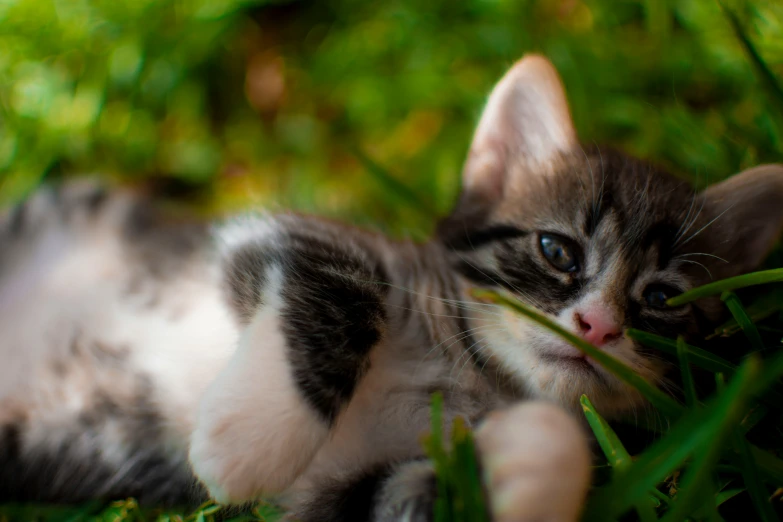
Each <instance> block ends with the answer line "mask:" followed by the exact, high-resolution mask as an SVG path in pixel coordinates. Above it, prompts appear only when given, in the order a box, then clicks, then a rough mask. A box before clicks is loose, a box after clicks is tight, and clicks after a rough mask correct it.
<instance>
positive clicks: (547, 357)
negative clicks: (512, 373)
mask: <svg viewBox="0 0 783 522" xmlns="http://www.w3.org/2000/svg"><path fill="white" fill-rule="evenodd" d="M538 359H539V361H540V363H539V365H538V367H537V368H536V369H535V371H532V372H529V373H528V375H526V376H523V378H525V380H527V381H528V382H529V383H530V384H529V390H530V393H531V394H532V395H535V396H537V397H539V398H545V399H548V400H552V401H556V402H558V403H560V404H562V405H563V406H565V407H566V408H567V409H569V410H571V411H573V412H575V413H578V414H579V415H580V416H581V410H582V408H581V405H580V402H579V400H580V397H581V396H582V395H586V396H587V397H588V398H589V399H590V402H592V403H593V405H594V406H595V407H596V408H597V409H598V410H599V412H600V413H601V414H602V415H604V416H606V417H616V416H618V415H620V414H622V413H625V412H628V411H630V410H633V409H635V408H636V407H639V406H641V405H642V404H643V402H644V400H643V398H642V396H641V395H639V393H638V392H637V391H636V390H634V389H633V388H631V387H629V386H628V385H626V384H625V383H623V382H621V381H620V380H619V379H617V378H616V377H614V376H613V375H611V374H610V373H608V372H607V371H606V370H605V369H604V368H603V367H602V366H601V365H600V364H599V363H597V362H595V361H593V360H591V359H590V358H588V357H585V356H582V355H579V356H573V355H560V354H553V353H542V354H539V355H538Z"/></svg>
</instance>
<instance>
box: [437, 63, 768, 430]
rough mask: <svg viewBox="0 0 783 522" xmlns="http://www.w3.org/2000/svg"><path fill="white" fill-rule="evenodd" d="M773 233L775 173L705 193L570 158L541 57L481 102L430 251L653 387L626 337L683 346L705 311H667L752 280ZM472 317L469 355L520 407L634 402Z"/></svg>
mask: <svg viewBox="0 0 783 522" xmlns="http://www.w3.org/2000/svg"><path fill="white" fill-rule="evenodd" d="M782 227H783V167H782V166H780V165H768V166H762V167H757V168H754V169H750V170H748V171H745V172H743V173H741V174H738V175H736V176H734V177H732V178H730V179H728V180H727V181H724V182H722V183H719V184H717V185H714V186H712V187H710V188H709V189H707V190H706V191H704V192H694V190H693V189H692V188H691V187H690V186H689V185H688V184H687V183H685V182H683V181H681V180H678V179H676V178H674V177H672V176H670V175H668V174H666V173H664V172H661V171H660V170H658V169H656V168H654V167H653V166H651V165H649V164H647V163H644V162H641V161H638V160H635V159H631V158H628V157H625V156H622V155H619V154H617V153H612V152H609V151H605V150H598V149H593V150H585V149H583V148H582V147H580V145H579V143H578V141H577V138H576V133H575V131H574V128H573V125H572V123H571V118H570V115H569V111H568V104H567V101H566V98H565V94H564V92H563V88H562V85H561V83H560V80H559V78H558V75H557V73H556V71H555V70H554V68H553V67H552V65H551V64H550V63H549V62H548V61H546V60H545V59H544V58H542V57H540V56H528V57H526V58H524V59H523V60H521V61H520V62H518V63H517V64H516V65H515V66H514V67H513V68H512V69H511V70H510V71H509V72H508V73H507V74H506V76H505V77H504V78H503V79H502V80H501V81H500V82H499V83H498V85H497V86H496V87H495V89H494V91H493V92H492V94H491V96H490V98H489V101H488V103H487V106H486V108H485V111H484V114H483V116H482V118H481V121H480V123H479V126H478V129H477V130H476V133H475V136H474V140H473V144H472V146H471V149H470V154H469V157H468V159H467V162H466V165H465V169H464V173H463V191H462V195H461V197H460V201H459V203H458V205H457V208H456V210H455V211H454V213H453V214H452V215H451V216H450V217H448V218H447V219H446V220H444V221H443V222H442V223H441V226H440V228H439V237H440V239H441V240H442V241H443V243H444V244H445V245H446V246H447V248H448V250H449V252H450V254H449V255H450V256H451V262H452V264H453V266H454V268H455V269H456V270H457V271H458V272H459V273H460V274H461V275H462V276H464V277H465V278H467V279H468V280H470V281H471V282H472V283H473V284H474V285H479V286H485V287H486V286H488V287H499V288H505V289H506V290H509V291H511V292H512V293H514V294H515V295H516V296H517V297H518V298H519V299H520V300H522V301H523V302H525V303H528V304H530V305H532V306H534V307H536V308H537V309H539V310H541V311H544V312H546V313H548V314H550V315H551V316H554V317H555V318H557V321H558V322H559V323H560V324H561V325H563V326H564V327H566V328H568V329H570V330H572V331H573V332H576V333H578V334H580V335H582V336H583V337H584V338H586V339H587V340H589V341H590V342H592V343H593V344H594V345H596V346H598V347H600V348H601V349H603V350H605V351H606V352H608V353H609V354H611V355H613V356H614V357H616V358H618V359H620V360H622V361H623V362H625V363H626V364H627V365H629V366H630V367H632V368H634V369H635V370H636V371H637V372H638V373H639V374H640V375H642V376H643V377H645V378H646V379H648V380H649V381H652V382H659V381H660V379H661V377H662V375H663V371H664V369H665V366H664V364H663V363H662V362H661V360H660V358H657V357H656V356H655V354H654V353H650V352H649V351H647V350H644V349H643V348H642V347H641V346H639V345H638V344H636V343H634V342H633V341H632V340H631V339H629V338H627V337H626V336H625V335H624V333H623V332H624V330H625V329H626V328H629V327H634V328H639V329H642V330H646V331H651V332H656V333H659V334H662V335H666V336H670V337H674V336H676V335H678V334H689V333H690V334H692V333H695V332H697V331H698V330H699V328H700V326H703V323H704V322H706V321H710V320H714V319H715V318H716V313H717V312H718V310H719V309H720V307H719V306H716V303H715V300H712V301H710V300H707V301H704V302H700V303H696V304H693V305H686V306H682V307H676V308H670V307H667V306H666V304H665V301H666V299H667V298H668V297H672V296H674V295H676V294H679V293H681V292H683V291H685V290H688V289H690V288H693V287H695V286H698V285H701V284H704V283H707V282H709V281H711V280H713V279H719V278H723V277H728V276H732V275H736V274H739V273H742V272H746V271H749V270H752V269H754V268H756V267H757V266H758V265H759V263H760V262H761V261H762V260H763V258H764V256H765V255H766V254H767V253H768V251H769V249H770V248H771V246H772V245H773V244H774V242H775V241H776V240H777V238H778V237H779V235H780V232H781V228H782ZM497 314H498V311H497V310H492V311H491V312H487V313H483V314H478V315H477V317H475V318H474V319H475V322H476V323H479V324H474V325H472V326H479V328H478V329H477V330H475V331H474V334H475V335H474V337H475V338H476V340H477V341H478V346H479V347H480V350H481V354H482V355H483V356H484V358H485V359H488V360H489V361H492V362H494V364H495V366H497V367H499V368H500V369H501V370H502V371H504V372H505V373H507V374H510V375H511V376H513V377H514V378H515V380H516V381H517V382H518V383H519V384H520V385H521V386H523V387H524V388H526V389H527V391H528V393H530V394H531V395H533V396H537V397H544V398H549V399H554V400H557V401H559V402H561V403H563V404H565V405H567V406H570V407H576V405H577V404H578V403H577V400H578V397H579V396H580V395H581V394H582V393H586V394H587V395H588V396H589V397H590V398H591V400H592V401H593V402H594V403H595V404H596V405H597V406H598V407H599V409H601V410H602V411H603V412H604V413H605V414H607V415H613V414H616V413H618V412H620V411H623V410H626V409H628V408H631V407H633V406H634V405H636V404H637V403H640V402H641V398H640V397H639V396H638V395H636V394H635V393H634V392H633V391H632V390H631V389H630V388H628V387H627V386H625V385H624V384H622V383H621V382H620V381H619V380H617V379H616V378H615V377H614V376H612V375H611V374H610V373H608V372H607V371H606V370H604V369H603V368H602V367H600V365H598V364H597V363H594V362H592V361H590V360H587V359H585V358H584V357H583V356H582V354H581V352H579V351H578V350H576V349H575V348H573V347H571V346H570V345H568V344H567V343H565V342H564V341H562V340H561V339H560V338H559V337H557V336H556V335H554V334H552V333H550V332H548V331H547V330H544V329H542V328H541V327H538V326H535V325H533V324H532V323H530V322H529V321H527V320H526V319H523V318H521V317H519V316H517V315H515V314H513V313H512V312H507V311H503V312H501V315H500V316H498V315H497Z"/></svg>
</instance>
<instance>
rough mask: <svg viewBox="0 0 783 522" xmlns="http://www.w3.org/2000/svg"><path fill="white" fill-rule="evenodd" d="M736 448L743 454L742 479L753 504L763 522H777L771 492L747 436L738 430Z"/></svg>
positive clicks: (734, 440) (735, 440) (734, 439)
mask: <svg viewBox="0 0 783 522" xmlns="http://www.w3.org/2000/svg"><path fill="white" fill-rule="evenodd" d="M733 442H734V448H735V450H736V451H737V452H738V453H739V454H740V455H741V457H742V459H741V463H742V468H741V471H742V480H744V481H745V487H746V488H747V489H748V493H749V494H750V498H751V500H753V505H754V507H755V508H756V512H757V513H758V515H759V517H760V519H761V520H762V521H763V522H777V521H778V517H777V515H776V514H775V510H774V509H772V505H771V504H770V503H769V493H768V492H767V490H766V489H765V488H764V484H763V483H762V482H761V477H760V476H759V471H758V469H757V468H756V465H755V460H754V458H753V453H752V450H751V447H750V444H748V441H747V440H746V439H745V437H744V436H743V435H742V434H741V433H740V432H739V431H737V430H735V432H734V436H733Z"/></svg>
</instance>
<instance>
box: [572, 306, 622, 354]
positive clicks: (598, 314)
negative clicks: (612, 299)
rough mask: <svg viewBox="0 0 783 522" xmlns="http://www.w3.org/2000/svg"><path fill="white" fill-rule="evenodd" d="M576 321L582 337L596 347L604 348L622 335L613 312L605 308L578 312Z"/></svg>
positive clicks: (597, 307)
mask: <svg viewBox="0 0 783 522" xmlns="http://www.w3.org/2000/svg"><path fill="white" fill-rule="evenodd" d="M575 319H576V323H577V326H578V327H579V333H580V334H581V336H582V337H584V339H585V340H586V341H588V342H589V343H591V344H594V345H595V346H603V345H605V344H607V343H609V342H611V341H614V340H615V339H618V338H619V337H620V335H622V327H621V326H620V325H619V324H618V323H617V321H615V320H614V318H613V314H612V312H611V310H609V309H608V308H606V307H604V306H601V305H595V306H592V307H590V308H589V309H587V310H585V311H583V312H577V313H576V317H575Z"/></svg>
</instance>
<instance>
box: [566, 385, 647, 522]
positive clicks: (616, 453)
mask: <svg viewBox="0 0 783 522" xmlns="http://www.w3.org/2000/svg"><path fill="white" fill-rule="evenodd" d="M579 402H580V403H581V405H582V411H583V412H584V415H585V418H586V419H587V423H588V424H589V425H590V429H591V430H593V434H594V435H595V439H596V440H597V441H598V445H599V446H601V450H602V451H603V452H604V455H605V456H606V460H607V461H608V462H609V465H610V466H612V468H613V469H614V470H616V471H623V470H625V469H628V467H630V466H631V463H632V462H633V459H632V458H631V454H630V453H628V450H626V449H625V446H623V443H622V442H620V439H619V437H617V434H616V433H615V432H614V430H613V429H612V428H611V426H609V423H608V422H606V420H605V419H604V418H603V417H602V416H601V414H599V413H598V411H597V410H596V409H595V406H593V404H592V403H591V402H590V399H588V398H587V395H582V396H581V397H580V399H579ZM655 491H657V490H655ZM655 499H656V497H653V498H645V499H642V500H640V501H639V502H637V503H636V506H635V508H636V512H637V513H638V514H639V519H640V520H641V521H642V522H648V521H649V522H652V521H655V520H658V517H657V516H656V515H655V510H654V509H653V506H652V504H651V501H655ZM658 503H659V502H658ZM656 505H657V504H656Z"/></svg>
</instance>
